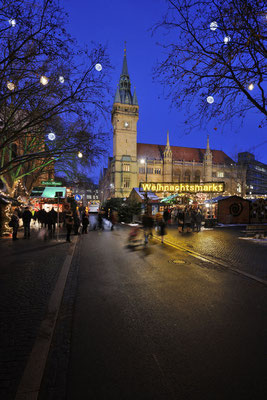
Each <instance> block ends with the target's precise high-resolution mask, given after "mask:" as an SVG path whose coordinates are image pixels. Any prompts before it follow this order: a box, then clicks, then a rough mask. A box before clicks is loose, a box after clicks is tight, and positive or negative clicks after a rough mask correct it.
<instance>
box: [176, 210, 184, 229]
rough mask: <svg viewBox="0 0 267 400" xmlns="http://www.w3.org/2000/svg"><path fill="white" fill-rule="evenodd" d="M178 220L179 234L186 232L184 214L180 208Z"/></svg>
mask: <svg viewBox="0 0 267 400" xmlns="http://www.w3.org/2000/svg"><path fill="white" fill-rule="evenodd" d="M177 219H178V232H179V233H182V232H183V230H184V212H183V210H182V209H181V208H179V210H178V214H177Z"/></svg>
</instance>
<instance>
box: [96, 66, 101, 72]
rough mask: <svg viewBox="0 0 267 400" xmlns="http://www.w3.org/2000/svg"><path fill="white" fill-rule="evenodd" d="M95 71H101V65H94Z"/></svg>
mask: <svg viewBox="0 0 267 400" xmlns="http://www.w3.org/2000/svg"><path fill="white" fill-rule="evenodd" d="M95 69H96V70H97V71H99V72H100V71H102V65H101V64H96V65H95Z"/></svg>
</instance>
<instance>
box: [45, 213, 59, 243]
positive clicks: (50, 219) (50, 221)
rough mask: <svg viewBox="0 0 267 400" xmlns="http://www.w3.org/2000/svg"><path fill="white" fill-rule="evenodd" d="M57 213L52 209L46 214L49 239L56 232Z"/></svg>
mask: <svg viewBox="0 0 267 400" xmlns="http://www.w3.org/2000/svg"><path fill="white" fill-rule="evenodd" d="M56 222H57V213H56V211H55V210H54V208H53V207H52V209H51V210H50V211H49V212H48V213H47V225H48V232H49V237H50V239H51V238H52V237H53V236H54V234H55V231H56Z"/></svg>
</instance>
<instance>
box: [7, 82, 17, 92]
mask: <svg viewBox="0 0 267 400" xmlns="http://www.w3.org/2000/svg"><path fill="white" fill-rule="evenodd" d="M6 85H7V88H8V89H9V90H11V91H13V90H15V87H16V85H15V83H13V82H10V81H7V84H6Z"/></svg>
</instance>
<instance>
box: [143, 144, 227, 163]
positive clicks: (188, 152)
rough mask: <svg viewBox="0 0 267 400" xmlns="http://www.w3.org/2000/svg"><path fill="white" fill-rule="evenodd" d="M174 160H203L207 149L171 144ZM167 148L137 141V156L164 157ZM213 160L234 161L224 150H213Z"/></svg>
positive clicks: (214, 161)
mask: <svg viewBox="0 0 267 400" xmlns="http://www.w3.org/2000/svg"><path fill="white" fill-rule="evenodd" d="M170 147H171V151H172V156H173V160H174V161H193V160H194V161H195V162H203V159H204V154H205V151H206V150H205V149H197V148H192V147H179V146H170ZM164 150H165V146H164V145H158V144H148V143H137V157H138V158H145V157H146V158H147V159H148V160H160V159H163V153H164ZM211 152H212V156H213V157H212V162H213V163H214V164H232V163H234V161H233V160H232V159H231V158H230V157H228V156H227V155H226V154H225V153H224V152H223V151H222V150H211Z"/></svg>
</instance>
